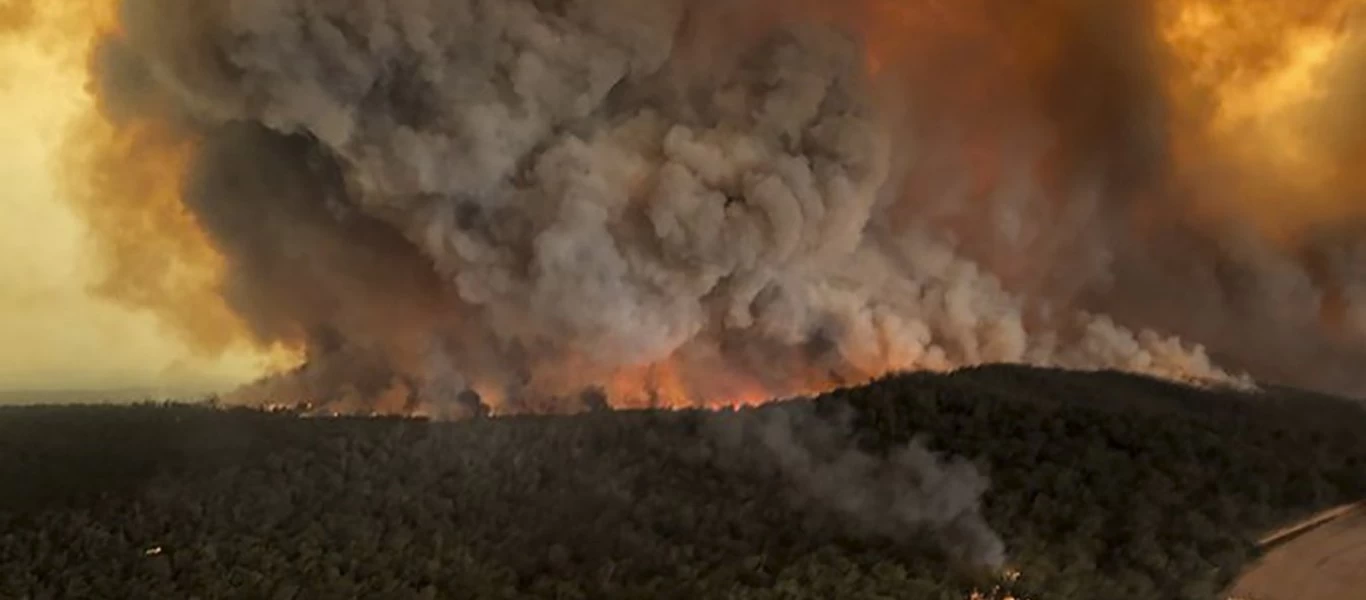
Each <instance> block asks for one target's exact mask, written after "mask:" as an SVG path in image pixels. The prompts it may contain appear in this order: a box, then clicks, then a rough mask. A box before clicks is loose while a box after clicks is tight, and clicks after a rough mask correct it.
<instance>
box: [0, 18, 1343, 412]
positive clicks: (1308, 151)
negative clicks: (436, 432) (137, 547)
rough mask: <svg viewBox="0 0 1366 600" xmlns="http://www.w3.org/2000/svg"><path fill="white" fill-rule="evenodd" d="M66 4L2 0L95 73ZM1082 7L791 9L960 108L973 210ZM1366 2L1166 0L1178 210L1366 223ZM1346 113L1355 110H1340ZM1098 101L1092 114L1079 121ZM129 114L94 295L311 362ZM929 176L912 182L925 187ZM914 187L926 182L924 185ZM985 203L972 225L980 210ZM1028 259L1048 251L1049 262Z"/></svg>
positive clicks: (616, 386)
mask: <svg viewBox="0 0 1366 600" xmlns="http://www.w3.org/2000/svg"><path fill="white" fill-rule="evenodd" d="M58 4H59V3H39V2H36V1H34V0H18V1H15V0H11V1H10V2H9V3H7V4H3V5H0V41H4V40H7V39H20V38H15V35H16V34H15V32H22V33H23V35H22V36H21V39H22V41H21V42H20V43H24V44H30V45H33V46H35V47H41V48H44V49H46V50H50V51H53V52H57V53H59V54H60V55H61V56H65V57H68V59H67V62H68V63H69V64H70V68H72V69H78V70H81V71H82V72H84V71H86V70H87V67H88V63H89V61H90V60H91V57H90V55H91V52H92V44H93V42H94V41H96V40H98V39H100V38H101V37H103V36H109V35H119V33H118V23H117V17H116V9H117V7H118V5H119V1H118V0H98V1H95V2H92V3H82V4H79V5H77V4H66V5H60V6H59V5H58ZM1079 4H1080V3H1077V2H1067V1H1063V0H1043V1H1042V2H1032V3H1007V2H1000V1H991V0H917V1H910V0H863V1H861V2H857V3H848V4H841V5H838V6H836V5H835V4H833V3H826V2H815V1H814V0H808V1H807V2H801V3H799V5H800V6H799V7H797V8H796V9H794V10H800V11H802V12H803V13H804V14H805V13H808V12H809V13H811V14H817V15H821V16H823V17H827V18H829V19H832V20H835V21H838V22H840V23H846V24H849V25H850V26H851V27H852V28H854V29H855V30H856V31H857V32H858V33H859V34H861V37H862V39H863V42H864V43H865V44H866V53H865V56H864V68H865V69H866V71H867V74H868V76H869V77H870V79H871V80H873V82H874V84H875V85H877V86H890V85H902V86H907V87H911V86H919V87H920V89H919V91H918V93H917V94H916V98H917V101H918V102H919V104H918V105H917V106H913V107H892V108H897V109H904V110H908V111H921V112H923V113H925V114H932V115H938V114H944V115H948V116H950V117H952V119H951V120H953V121H954V122H955V124H957V125H959V126H960V127H959V129H957V130H954V131H952V132H951V133H952V135H953V136H954V138H953V139H954V141H955V143H954V144H953V145H951V146H943V147H939V146H934V148H933V151H934V152H942V153H943V154H945V155H952V156H947V157H945V158H942V160H957V161H959V162H961V163H962V164H963V165H966V169H964V170H965V172H966V173H967V176H966V177H967V180H968V181H967V185H966V186H964V188H963V189H964V191H963V192H962V198H961V202H960V203H959V204H962V205H966V206H973V205H975V203H977V202H979V201H982V200H983V199H984V198H987V197H988V196H990V195H991V194H993V193H995V190H996V189H997V188H999V187H1000V186H999V185H998V184H999V183H1000V181H1001V180H1002V178H1003V177H1005V176H1006V173H1007V171H1008V170H1009V169H1010V168H1011V165H1010V164H1009V160H1011V157H1008V156H1005V152H1004V151H1002V150H1000V148H1002V147H1004V146H1007V145H1008V144H1007V142H1008V136H1010V135H1014V134H1015V133H1016V132H1012V131H1010V127H1011V126H1012V124H1014V123H1018V122H1024V121H1028V120H1029V118H1031V117H1037V116H1038V115H1039V114H1043V115H1045V117H1047V116H1053V115H1052V113H1056V112H1066V111H1069V110H1073V109H1076V108H1077V107H1076V106H1075V105H1073V104H1068V103H1067V102H1066V101H1060V100H1058V99H1057V98H1051V97H1044V96H1045V95H1046V94H1044V93H1043V92H1041V91H1040V89H1043V88H1049V87H1050V85H1051V84H1050V83H1048V82H1051V81H1053V80H1054V79H1056V78H1059V77H1062V76H1064V75H1065V74H1060V73H1059V72H1058V71H1059V70H1060V69H1062V68H1063V67H1062V66H1061V65H1063V64H1064V63H1065V62H1066V61H1067V59H1068V58H1069V57H1068V56H1067V53H1069V52H1075V51H1076V49H1075V48H1068V47H1064V46H1063V42H1062V41H1060V40H1063V39H1065V38H1066V37H1067V36H1066V35H1065V34H1066V33H1067V32H1068V28H1069V27H1075V26H1076V25H1075V23H1074V22H1073V21H1074V20H1075V19H1076V18H1078V17H1076V14H1074V13H1078V12H1079V11H1080V10H1081V9H1079V8H1077V6H1078V5H1079ZM1362 5H1363V2H1362V0H1302V1H1300V2H1288V1H1285V0H1158V2H1156V3H1155V4H1154V5H1153V8H1152V11H1151V14H1148V13H1146V12H1144V13H1143V15H1142V16H1144V17H1151V21H1150V22H1142V21H1136V22H1134V23H1133V24H1132V25H1133V27H1135V28H1142V27H1150V28H1151V29H1152V31H1144V32H1143V33H1144V34H1147V35H1149V36H1150V37H1151V38H1152V41H1153V43H1154V44H1155V45H1156V49H1157V50H1158V51H1159V53H1160V54H1161V55H1162V57H1163V58H1164V59H1166V60H1165V62H1162V63H1161V64H1160V65H1159V66H1158V68H1157V70H1158V75H1157V76H1158V77H1159V78H1160V79H1161V84H1162V86H1161V87H1162V89H1161V90H1160V93H1161V94H1163V98H1162V100H1163V104H1164V107H1165V108H1167V109H1168V110H1169V114H1167V115H1165V116H1164V117H1163V118H1164V119H1165V120H1166V121H1165V125H1166V126H1167V127H1166V130H1167V131H1168V134H1167V135H1168V137H1169V138H1170V139H1167V140H1164V142H1165V144H1166V146H1167V148H1166V149H1167V150H1168V151H1170V152H1171V154H1172V159H1171V160H1172V162H1173V163H1174V165H1173V172H1172V173H1170V174H1166V173H1164V174H1163V175H1162V176H1163V177H1170V178H1174V179H1175V180H1176V181H1166V182H1161V183H1164V184H1171V185H1158V186H1154V189H1155V190H1156V191H1154V192H1153V193H1154V194H1162V193H1169V189H1189V190H1191V191H1190V192H1189V195H1190V198H1188V199H1183V201H1182V202H1178V203H1176V205H1177V209H1176V210H1177V211H1179V212H1183V213H1191V214H1182V215H1178V216H1179V217H1182V218H1190V217H1193V218H1195V219H1197V220H1202V221H1203V222H1209V223H1212V224H1218V223H1219V222H1221V221H1223V220H1225V219H1227V218H1230V217H1234V218H1237V219H1240V220H1245V221H1248V222H1250V223H1251V224H1252V225H1253V226H1255V227H1256V228H1257V230H1258V231H1260V232H1261V233H1262V234H1263V235H1264V236H1266V237H1267V238H1269V239H1272V240H1275V241H1278V242H1280V243H1282V244H1286V245H1291V246H1293V245H1294V244H1295V243H1296V242H1297V241H1298V240H1301V239H1303V238H1304V237H1305V236H1307V235H1309V234H1311V233H1312V232H1313V231H1314V230H1315V229H1316V228H1318V227H1321V226H1323V225H1324V224H1326V223H1327V224H1331V223H1335V222H1338V221H1341V220H1344V219H1348V218H1354V217H1360V216H1366V215H1364V214H1363V213H1366V210H1363V205H1362V204H1361V203H1358V202H1354V201H1353V200H1352V199H1353V198H1355V197H1359V196H1361V194H1362V193H1366V175H1363V174H1362V173H1361V172H1360V171H1361V169H1360V166H1361V165H1362V164H1366V126H1363V125H1366V122H1363V121H1346V120H1344V119H1352V118H1355V119H1360V117H1358V116H1355V115H1356V113H1358V112H1359V110H1358V108H1359V105H1358V104H1353V103H1351V98H1352V96H1351V92H1353V91H1355V90H1352V89H1349V88H1350V86H1352V85H1354V82H1352V81H1350V80H1347V79H1344V78H1347V77H1350V76H1352V75H1353V73H1355V72H1356V71H1359V70H1360V69H1359V68H1357V67H1360V66H1362V65H1366V61H1363V60H1362V58H1363V57H1366V52H1364V51H1363V50H1362V48H1366V41H1363V40H1364V39H1366V30H1364V29H1363V27H1362V25H1363V19H1362V18H1361V15H1362V13H1363V12H1366V11H1362V10H1361V7H1362ZM1135 10H1139V9H1135ZM3 83H4V81H3V75H0V84H3ZM1356 85H1359V84H1356ZM1363 88H1366V86H1363ZM1127 91H1128V90H1127V88H1122V89H1119V90H1118V91H1114V92H1095V91H1092V92H1093V93H1114V94H1124V93H1126V92H1127ZM1356 93H1357V94H1358V95H1359V93H1360V92H1359V91H1356ZM891 96H892V97H894V98H897V100H898V101H901V100H902V99H901V98H900V97H899V96H897V95H895V94H892V95H891ZM87 100H90V99H87ZM1080 102H1085V100H1084V99H1083V100H1082V101H1080ZM1343 103H1346V106H1349V107H1351V108H1352V109H1353V110H1352V111H1344V110H1340V108H1341V107H1340V106H1339V104H1343ZM1092 108H1094V107H1091V106H1082V107H1081V110H1080V112H1085V111H1086V110H1090V109H1092ZM113 112H114V111H112V110H111V109H110V107H106V106H100V105H99V104H98V103H96V102H95V101H94V100H91V101H90V105H89V106H88V107H87V108H86V110H85V114H83V115H82V117H81V118H79V119H78V120H77V121H76V123H75V125H74V126H73V128H72V134H71V136H70V139H69V141H68V143H67V145H66V148H65V151H64V154H63V159H64V161H65V168H66V175H67V177H65V178H64V180H65V181H66V182H67V185H68V188H69V189H68V193H67V194H66V195H67V197H68V200H69V202H70V203H71V205H72V206H73V207H74V208H75V209H76V210H77V211H78V212H79V213H80V214H81V215H82V216H83V217H84V218H85V220H86V222H87V223H88V224H89V226H90V230H91V234H92V238H93V245H94V248H95V249H96V250H97V251H98V254H99V255H100V256H102V257H103V258H104V259H105V260H104V262H103V266H104V267H105V271H104V275H103V277H102V278H101V280H100V282H99V283H98V285H96V286H95V288H94V290H95V291H96V292H97V293H98V294H100V295H101V296H103V297H106V298H110V299H113V300H115V301H117V302H120V303H123V304H125V305H128V306H131V307H135V308H138V309H142V310H146V311H150V312H152V313H155V314H157V315H158V316H159V317H160V318H161V319H162V321H163V322H164V323H165V324H166V325H167V326H168V327H169V328H170V329H172V330H173V331H175V332H177V334H179V335H180V336H181V337H182V338H183V339H185V340H186V341H187V342H189V343H190V344H191V346H192V347H193V348H194V349H196V350H197V351H199V352H201V353H203V354H204V355H208V356H216V355H221V354H223V353H225V352H229V351H230V350H232V349H234V348H237V349H240V348H249V349H251V350H252V351H253V352H256V353H257V354H259V355H260V356H262V357H264V358H263V360H265V362H266V363H267V364H268V365H270V366H271V367H272V368H278V367H283V366H286V365H288V364H291V363H293V362H295V361H296V360H297V354H296V353H295V352H294V351H291V350H289V349H280V348H261V347H259V346H260V344H258V343H256V342H255V341H254V340H253V338H252V335H251V333H250V332H249V331H247V330H246V327H245V326H244V324H243V323H242V322H241V320H240V319H239V318H238V317H237V316H236V315H234V314H233V312H232V310H231V308H230V307H229V306H228V304H227V303H226V301H225V300H224V299H223V294H222V289H223V284H224V277H225V273H226V272H227V269H228V267H229V266H230V265H228V264H227V263H226V261H225V258H224V256H223V255H222V253H220V252H219V251H218V250H217V249H216V248H215V247H214V245H213V242H212V240H211V239H210V238H209V236H207V235H206V234H205V233H204V231H203V229H202V228H201V227H200V226H199V225H198V224H197V223H196V222H195V219H194V218H193V217H192V216H191V215H190V214H189V213H188V212H187V211H186V209H185V207H184V206H183V205H182V198H181V191H182V190H181V187H182V184H183V178H184V177H185V174H186V172H187V169H188V167H189V165H190V164H191V163H192V161H193V159H194V155H195V152H196V148H197V147H198V144H197V141H196V140H195V139H194V138H193V136H191V135H189V134H187V133H185V132H181V131H177V130H175V129H174V127H173V126H171V125H167V124H165V123H159V122H158V123H153V122H146V121H140V120H136V119H132V120H130V119H126V118H118V117H117V116H116V115H114V114H113ZM1349 113H1350V114H1349ZM1105 117H1106V115H1105V114H1103V113H1102V114H1099V115H1085V116H1084V117H1083V119H1087V118H1089V119H1093V120H1098V121H1104V118H1105ZM1090 125H1091V124H1090V123H1082V124H1080V125H1075V127H1077V128H1081V129H1084V128H1086V127H1088V126H1090ZM1067 126H1068V124H1063V125H1060V128H1064V129H1065V128H1066V127H1067ZM1083 133H1084V134H1087V135H1090V134H1092V132H1083ZM1101 133H1102V134H1103V133H1105V132H1101ZM1073 134H1076V132H1074V131H1063V132H1062V133H1061V134H1060V135H1059V137H1060V138H1062V139H1061V141H1054V142H1052V145H1051V146H1048V147H1046V148H1044V149H1042V150H1040V151H1039V152H1037V154H1036V155H1033V156H1031V157H1030V160H1034V161H1035V162H1034V164H1031V165H1028V168H1029V172H1030V173H1031V174H1032V175H1034V176H1035V177H1036V178H1037V180H1038V181H1039V182H1040V183H1041V186H1042V187H1043V188H1044V190H1045V192H1046V195H1048V196H1049V197H1060V196H1061V195H1062V191H1061V187H1060V186H1061V185H1062V184H1061V183H1060V182H1059V180H1060V179H1061V178H1060V177H1057V173H1058V172H1059V171H1061V170H1063V169H1064V168H1065V167H1067V166H1068V165H1070V164H1072V163H1073V162H1075V161H1076V159H1077V157H1076V156H1074V154H1075V153H1078V152H1079V150H1078V149H1076V148H1071V147H1068V140H1067V138H1068V136H1069V135H1073ZM943 135H949V133H943ZM931 141H935V140H934V139H933V138H931ZM950 147H951V148H952V149H946V148H950ZM936 160H941V159H940V158H939V157H936ZM923 175H925V174H923V173H913V177H912V179H913V180H915V179H916V177H915V176H923ZM927 178H928V177H921V179H927ZM1239 181H1245V182H1248V183H1245V184H1242V185H1239V184H1237V183H1236V182H1239ZM1207 182H1217V183H1213V184H1212V183H1207ZM1231 182H1232V183H1231ZM1216 185H1218V186H1223V187H1215V186H1216ZM915 193H916V188H915V183H914V182H913V183H912V184H910V191H909V192H908V194H910V195H914V194H915ZM1171 193H1176V192H1171ZM908 204H909V203H908ZM1040 210H1043V211H1046V210H1049V207H1048V206H1043V207H1040ZM970 212H971V211H963V213H964V214H962V215H959V216H958V217H957V218H963V219H971V218H980V217H977V216H976V215H972V214H967V213H970ZM963 229H964V230H968V231H971V230H974V229H975V230H981V231H985V230H986V229H987V228H963ZM1050 243H1051V242H1050ZM976 246H988V245H980V244H978V245H976ZM1050 250H1051V251H1059V252H1060V251H1063V250H1062V249H1056V248H1054V249H1050ZM1004 252H1006V253H1011V252H1013V253H1014V256H1013V257H1012V256H1003V257H999V260H996V261H993V263H994V264H999V265H1006V266H1007V268H1006V273H1004V274H1003V279H1005V280H1007V281H1008V282H1009V281H1011V276H1010V271H1011V269H1010V268H1008V267H1009V265H1011V264H1012V262H1011V261H1012V260H1022V259H1021V258H1020V256H1022V255H1023V254H1024V253H1020V252H1017V251H1015V250H1013V249H1007V250H1005V251H1004ZM1029 256H1033V257H1036V258H1034V260H1038V259H1037V256H1038V255H1037V254H1034V253H1030V254H1029ZM1021 273H1025V271H1024V270H1023V269H1022V270H1021ZM1020 278H1021V279H1027V277H1025V275H1021V276H1020ZM870 360H871V362H868V363H867V364H860V365H858V369H857V370H856V372H855V373H853V374H848V373H846V374H842V375H839V376H836V375H833V374H831V373H829V372H827V371H826V370H824V369H822V368H821V367H819V366H817V365H815V364H814V363H813V362H812V361H810V360H808V359H806V358H804V357H802V356H800V354H799V353H795V352H794V353H793V354H792V355H790V356H781V357H778V358H776V359H775V360H774V362H775V363H776V364H777V366H776V367H775V368H774V369H773V370H774V371H775V372H780V373H783V374H784V375H783V378H782V380H780V381H770V380H766V379H761V378H760V377H758V376H755V375H752V374H747V373H746V372H744V370H742V369H734V368H730V367H729V365H726V364H725V361H723V360H721V359H718V358H716V357H703V358H699V357H697V356H690V355H685V354H679V355H676V356H674V357H671V358H669V359H666V360H664V361H660V362H656V363H652V364H646V365H629V366H624V367H603V366H599V365H592V364H590V363H589V362H588V361H586V360H584V359H583V358H582V357H581V356H577V355H574V354H571V355H570V356H569V357H567V358H565V359H563V360H559V361H557V362H556V363H555V364H554V365H548V366H542V367H540V368H539V369H538V370H537V372H535V373H533V374H532V376H531V379H532V385H531V386H530V387H531V389H533V390H537V391H541V392H544V393H547V394H553V395H565V394H571V393H573V392H574V391H576V390H581V389H585V388H588V387H591V386H595V385H596V386H601V387H602V388H603V391H604V392H605V393H606V394H607V396H608V399H609V402H610V403H612V404H613V405H614V406H619V407H633V406H663V407H685V406H697V405H699V403H701V404H705V405H713V406H729V405H747V404H757V403H761V402H764V401H766V400H767V399H769V398H772V397H775V396H784V395H799V394H808V393H813V392H818V391H822V390H826V389H829V388H831V387H834V386H836V385H839V384H841V383H845V382H852V381H856V380H859V379H867V378H871V377H875V376H877V375H880V374H881V373H883V372H886V371H890V370H893V369H894V368H900V367H904V366H906V365H907V364H911V363H913V361H909V360H898V361H897V362H896V363H893V362H891V360H890V359H889V360H888V361H886V362H884V363H880V362H877V360H875V359H870ZM473 387H474V388H475V389H476V390H477V391H478V392H479V393H480V395H481V396H482V397H483V398H484V399H485V401H486V402H488V403H490V404H493V405H494V406H500V405H504V404H506V403H507V402H508V401H509V400H508V399H507V398H505V396H506V393H505V390H503V388H502V387H501V386H499V385H496V384H494V383H490V382H478V381H477V382H475V384H474V386H473ZM385 396H386V400H385V401H384V402H383V404H384V405H385V410H397V409H396V408H395V407H397V406H399V405H401V404H402V402H400V397H401V396H403V393H402V392H401V391H399V388H398V387H395V388H393V390H391V392H386V394H385Z"/></svg>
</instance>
